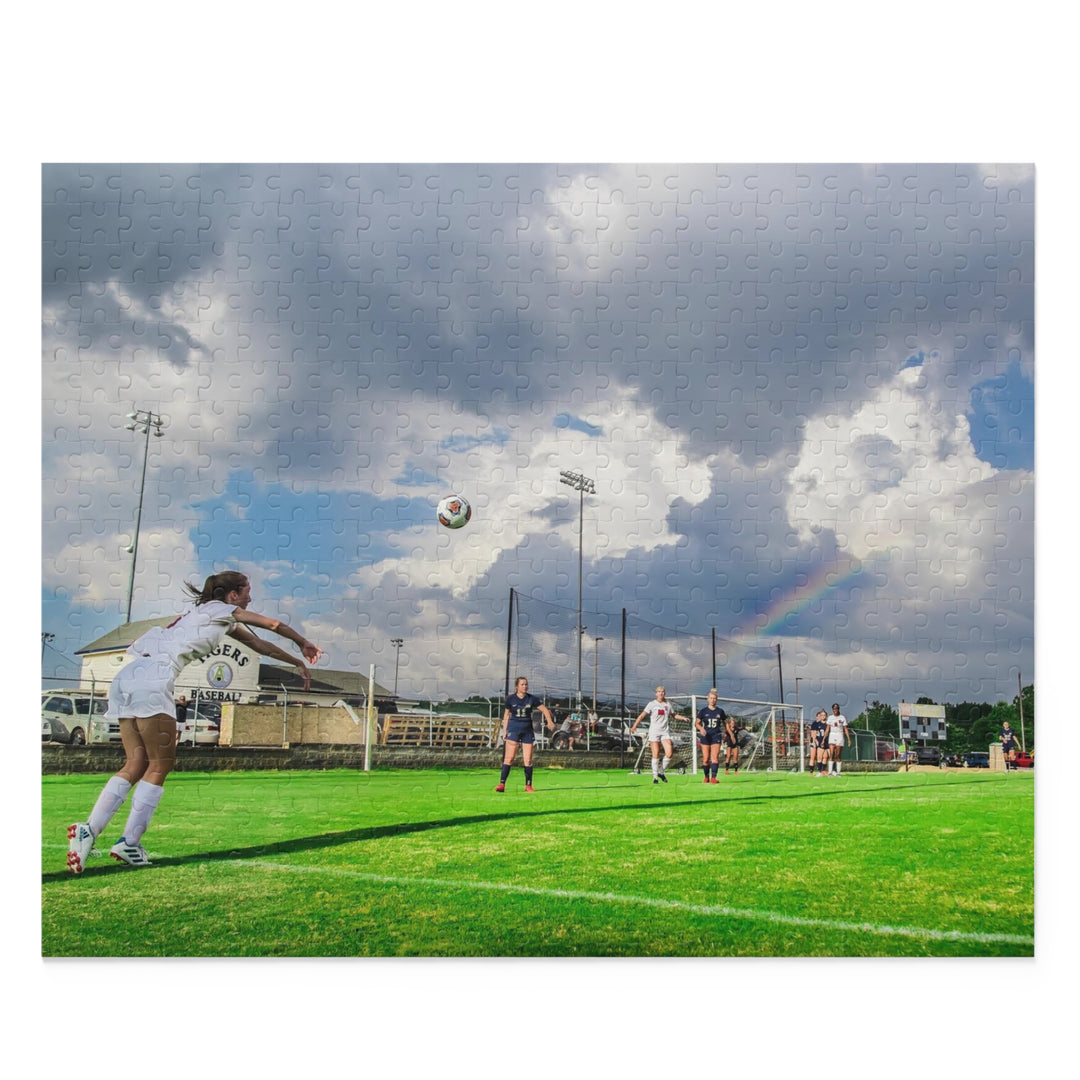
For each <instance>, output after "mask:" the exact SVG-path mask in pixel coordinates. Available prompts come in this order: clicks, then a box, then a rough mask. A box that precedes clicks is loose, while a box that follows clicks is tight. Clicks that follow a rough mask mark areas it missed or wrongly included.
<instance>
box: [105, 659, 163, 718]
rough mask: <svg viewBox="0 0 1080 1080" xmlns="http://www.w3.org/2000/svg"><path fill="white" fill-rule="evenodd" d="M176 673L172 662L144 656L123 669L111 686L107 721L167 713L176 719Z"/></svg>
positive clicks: (106, 715)
mask: <svg viewBox="0 0 1080 1080" xmlns="http://www.w3.org/2000/svg"><path fill="white" fill-rule="evenodd" d="M175 684H176V672H175V671H174V670H173V666H172V664H170V663H169V662H168V660H160V659H158V658H157V657H155V656H140V657H139V658H138V659H137V660H132V662H131V663H130V664H128V665H127V666H126V667H123V668H121V669H120V671H119V672H118V673H117V675H116V678H115V679H113V681H112V685H111V686H110V687H109V707H108V709H107V710H106V712H105V719H106V720H122V719H126V718H128V717H132V716H156V715H157V714H158V713H164V714H165V715H166V716H171V717H172V718H173V719H174V720H175V719H176V704H175V702H174V701H173V687H174V686H175Z"/></svg>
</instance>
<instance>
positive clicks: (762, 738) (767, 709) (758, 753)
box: [634, 694, 807, 774]
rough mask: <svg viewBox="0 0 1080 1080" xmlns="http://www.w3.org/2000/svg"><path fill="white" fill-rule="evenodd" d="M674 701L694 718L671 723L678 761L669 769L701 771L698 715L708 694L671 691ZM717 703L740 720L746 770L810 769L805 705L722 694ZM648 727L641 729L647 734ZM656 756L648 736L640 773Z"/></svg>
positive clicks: (638, 768)
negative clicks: (804, 718)
mask: <svg viewBox="0 0 1080 1080" xmlns="http://www.w3.org/2000/svg"><path fill="white" fill-rule="evenodd" d="M668 700H669V701H670V702H671V703H672V705H673V706H674V708H675V711H676V712H678V713H681V714H682V715H683V716H687V717H689V719H688V720H675V719H672V721H671V725H670V727H671V736H672V739H671V742H672V760H671V765H670V766H669V768H671V769H675V770H677V771H680V772H689V773H693V774H696V773H697V772H698V770H699V769H700V768H701V747H700V746H699V745H698V735H697V728H695V726H694V719H693V718H694V717H696V716H697V713H698V709H700V708H702V707H704V705H705V704H706V695H705V694H671V695H669V696H668ZM716 704H717V705H718V706H719V707H720V708H721V709H723V710H724V712H725V713H727V715H728V716H729V717H730V718H731V719H732V720H734V721H735V732H736V737H737V739H738V743H739V768H740V769H741V770H742V769H746V770H749V771H753V770H763V771H767V772H803V771H804V770H805V763H806V753H807V746H806V736H805V728H804V726H803V708H802V706H801V705H789V704H785V703H784V702H779V701H748V700H745V699H742V698H718V699H717V702H716ZM643 726H644V721H643V722H642V727H643ZM642 727H639V728H638V731H639V732H641V733H642V734H645V733H644V732H643V731H642ZM724 749H725V748H723V747H721V751H720V763H721V764H723V762H724ZM651 756H652V750H651V748H650V746H649V743H648V741H647V740H646V741H645V742H644V743H643V744H642V746H641V749H640V750H639V751H638V755H637V760H636V761H635V763H634V771H635V772H641V771H642V770H645V769H649V768H650V767H651V766H650V758H651Z"/></svg>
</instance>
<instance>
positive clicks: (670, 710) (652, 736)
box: [630, 686, 688, 784]
mask: <svg viewBox="0 0 1080 1080" xmlns="http://www.w3.org/2000/svg"><path fill="white" fill-rule="evenodd" d="M646 716H647V717H648V718H649V745H650V747H651V749H652V776H653V781H652V782H653V783H654V784H659V783H660V781H661V780H663V782H664V783H665V784H666V783H667V767H668V766H669V765H670V764H671V758H672V755H673V751H672V743H671V720H672V719H675V720H686V719H688V718H687V717H685V716H683V715H682V714H681V713H677V712H675V709H674V707H673V706H672V704H671V702H670V701H668V700H667V691H666V690H665V689H664V688H663V687H662V686H658V687H657V688H656V700H655V701H650V702H649V704H648V705H646V706H645V708H644V709H642V710H641V715H640V716H638V718H637V719H636V720H635V721H634V723H633V726H632V727H631V728H630V734H631V735H633V734H634V731H635V730H636V729H637V726H638V724H640V723H641V721H642V720H644V719H645V717H646ZM661 744H663V747H664V766H663V768H661V767H660V746H661Z"/></svg>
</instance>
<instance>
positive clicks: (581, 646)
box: [505, 589, 784, 716]
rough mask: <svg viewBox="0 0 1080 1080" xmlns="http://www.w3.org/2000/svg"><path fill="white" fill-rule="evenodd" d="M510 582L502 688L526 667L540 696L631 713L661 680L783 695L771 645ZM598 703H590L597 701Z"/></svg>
mask: <svg viewBox="0 0 1080 1080" xmlns="http://www.w3.org/2000/svg"><path fill="white" fill-rule="evenodd" d="M578 617H579V616H578V610H577V609H576V608H572V607H566V606H564V605H560V604H553V603H551V602H549V601H546V600H540V599H537V598H535V597H532V596H529V595H526V594H523V593H521V592H519V591H517V590H514V589H511V590H510V600H509V613H508V618H507V640H506V672H505V690H506V692H507V693H509V692H510V691H511V690H512V689H513V685H514V679H515V678H516V677H517V676H519V675H524V676H526V677H527V678H528V680H529V688H530V691H531V692H532V693H534V694H537V695H538V696H540V697H542V698H544V700H545V701H548V702H551V701H565V702H567V703H573V704H574V705H582V704H583V705H584V707H585V709H586V710H587V711H596V712H597V713H598V714H608V715H612V714H614V715H617V714H619V713H620V712H622V711H626V712H627V713H630V715H632V716H636V715H637V714H638V712H639V711H640V710H641V708H642V707H643V706H644V704H645V703H646V702H647V701H649V700H651V699H652V697H653V692H654V690H655V688H656V687H657V686H658V685H664V686H665V687H667V690H668V696H669V697H671V696H672V695H673V694H681V695H687V694H694V693H697V694H702V695H704V694H705V693H706V692H707V691H708V689H709V688H710V687H713V686H715V687H716V688H717V689H718V691H719V693H720V695H721V697H725V698H729V699H732V700H746V701H777V700H779V701H780V703H781V704H782V703H783V698H784V694H783V689H782V686H781V678H782V671H781V667H780V664H781V660H780V656H779V653H778V651H777V650H776V648H775V646H771V645H768V644H765V643H745V642H736V641H733V640H731V639H728V638H724V637H722V636H720V635H718V634H717V633H716V632H715V630H713V629H711V628H709V627H701V628H696V627H691V626H679V625H672V624H671V623H672V622H677V621H678V618H677V616H673V618H672V619H671V621H669V622H667V623H663V622H660V621H653V620H651V619H649V618H646V617H644V616H643V615H642V614H641V613H640V612H631V611H628V610H626V609H625V608H621V609H612V610H608V611H602V610H592V611H584V612H582V613H581V622H582V626H583V629H582V632H581V633H580V635H579V632H578ZM594 703H595V706H594Z"/></svg>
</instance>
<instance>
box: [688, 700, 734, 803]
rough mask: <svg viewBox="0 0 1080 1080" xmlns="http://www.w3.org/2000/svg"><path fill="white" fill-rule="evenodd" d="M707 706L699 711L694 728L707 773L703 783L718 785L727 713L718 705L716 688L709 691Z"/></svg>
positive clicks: (702, 763) (703, 766) (702, 762)
mask: <svg viewBox="0 0 1080 1080" xmlns="http://www.w3.org/2000/svg"><path fill="white" fill-rule="evenodd" d="M706 702H707V704H705V705H703V706H702V707H701V708H700V709H698V714H697V720H696V721H695V723H694V726H695V727H696V728H697V730H698V735H699V736H700V738H699V740H698V742H699V743H700V745H701V765H702V768H703V769H704V772H705V779H704V781H703V783H706V784H710V783H711V784H718V783H720V781H719V780H718V779H717V776H716V774H717V772H718V770H719V768H720V745H721V742H722V741H723V738H724V725H725V723H726V721H727V718H728V717H727V713H726V712H724V710H723V709H721V708H720V707H719V706H718V705H717V704H716V688H715V687H714V688H713V689H712V690H710V691H709V696H708V697H707V698H706Z"/></svg>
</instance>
